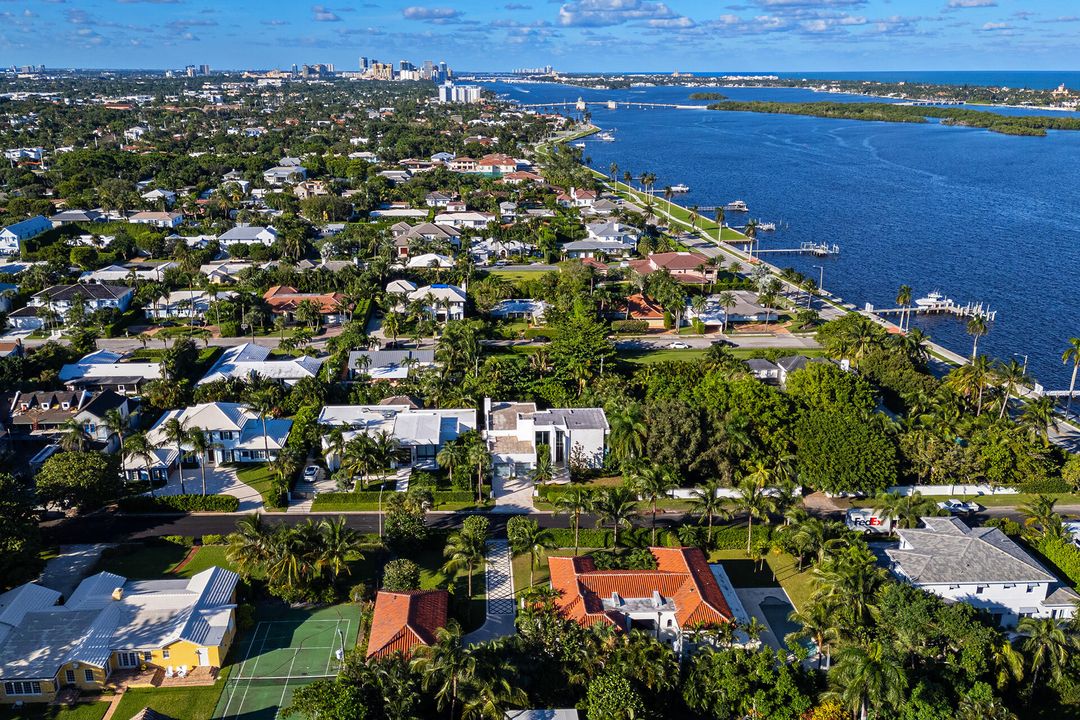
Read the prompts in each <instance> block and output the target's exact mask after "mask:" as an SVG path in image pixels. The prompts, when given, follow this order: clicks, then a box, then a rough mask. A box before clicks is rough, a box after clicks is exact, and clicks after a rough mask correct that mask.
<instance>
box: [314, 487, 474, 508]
mask: <svg viewBox="0 0 1080 720" xmlns="http://www.w3.org/2000/svg"><path fill="white" fill-rule="evenodd" d="M393 494H394V493H393V491H383V493H382V501H383V504H384V505H385V504H386V501H387V500H388V499H389V497H390V496H391V495H393ZM432 496H433V498H434V500H435V505H436V507H437V506H439V505H441V504H443V503H471V502H474V501H475V500H476V491H475V490H436V491H435V492H433V493H432ZM315 504H317V505H318V506H319V508H320V509H334V508H341V509H347V508H350V507H358V506H368V505H370V506H373V507H377V506H378V504H379V493H378V492H376V491H371V490H359V491H356V492H332V493H319V494H318V495H317V496H316V497H315Z"/></svg>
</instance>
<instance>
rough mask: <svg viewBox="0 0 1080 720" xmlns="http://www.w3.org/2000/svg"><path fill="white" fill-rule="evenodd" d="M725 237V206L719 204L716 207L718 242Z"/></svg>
mask: <svg viewBox="0 0 1080 720" xmlns="http://www.w3.org/2000/svg"><path fill="white" fill-rule="evenodd" d="M723 237H724V206H723V205H719V206H717V208H716V242H720V241H721V240H722V239H723Z"/></svg>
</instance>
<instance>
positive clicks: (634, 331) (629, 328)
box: [611, 320, 649, 335]
mask: <svg viewBox="0 0 1080 720" xmlns="http://www.w3.org/2000/svg"><path fill="white" fill-rule="evenodd" d="M648 331H649V322H648V320H612V321H611V332H613V333H617V334H620V335H644V334H645V333H647V332H648Z"/></svg>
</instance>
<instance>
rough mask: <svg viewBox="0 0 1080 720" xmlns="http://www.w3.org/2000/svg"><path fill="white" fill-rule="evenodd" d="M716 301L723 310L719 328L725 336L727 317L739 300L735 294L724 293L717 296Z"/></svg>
mask: <svg viewBox="0 0 1080 720" xmlns="http://www.w3.org/2000/svg"><path fill="white" fill-rule="evenodd" d="M732 272H734V271H732ZM716 300H717V302H718V303H720V307H722V308H724V323H723V326H722V327H721V328H720V332H722V333H724V334H725V335H726V334H727V324H728V316H729V315H730V314H731V308H733V307H735V306H736V305H738V304H739V299H738V298H737V297H735V293H732V292H726V291H725V292H722V293H720V294H719V295H717V296H716Z"/></svg>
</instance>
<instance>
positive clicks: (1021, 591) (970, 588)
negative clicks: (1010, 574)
mask: <svg viewBox="0 0 1080 720" xmlns="http://www.w3.org/2000/svg"><path fill="white" fill-rule="evenodd" d="M918 587H921V588H922V589H923V590H926V591H927V592H932V593H934V594H935V595H937V596H939V597H942V598H945V599H946V600H955V601H957V602H963V603H967V604H968V605H971V606H973V607H976V608H979V609H980V610H986V611H987V612H989V613H991V614H999V615H1001V625H1002V627H1015V625H1016V624H1017V622H1019V615H1020V609H1021V608H1039V603H1041V602H1042V601H1043V600H1045V599H1046V595H1047V591H1048V589H1049V584H1048V583H1015V584H1012V587H1006V585H1004V584H1001V583H996V584H992V585H989V584H984V585H978V586H977V585H974V584H963V585H948V584H941V585H918ZM977 587H981V588H982V589H983V590H982V592H981V593H977V592H976V588H977ZM1029 587H1030V588H1032V590H1031V592H1028V588H1029ZM1039 610H1041V612H1036V613H1034V616H1035V617H1049V611H1047V610H1043V609H1042V608H1039Z"/></svg>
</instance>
